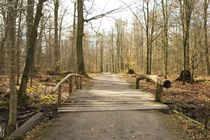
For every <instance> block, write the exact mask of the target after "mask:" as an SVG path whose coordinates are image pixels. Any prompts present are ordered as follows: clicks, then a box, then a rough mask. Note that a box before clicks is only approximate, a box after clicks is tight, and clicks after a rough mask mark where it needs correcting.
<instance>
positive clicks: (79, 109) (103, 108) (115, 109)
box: [58, 106, 169, 113]
mask: <svg viewBox="0 0 210 140" xmlns="http://www.w3.org/2000/svg"><path fill="white" fill-rule="evenodd" d="M168 109H169V108H168V107H167V106H152V107H151V106H144V107H143V106H142V107H79V108H73V107H72V108H62V107H61V108H59V109H58V112H59V113H67V112H94V111H131V110H132V111H139V110H168Z"/></svg>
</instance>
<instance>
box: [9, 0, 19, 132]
mask: <svg viewBox="0 0 210 140" xmlns="http://www.w3.org/2000/svg"><path fill="white" fill-rule="evenodd" d="M7 2H8V13H7V21H8V22H7V23H8V24H7V26H8V43H9V50H10V53H9V56H10V57H9V58H10V61H9V62H10V63H9V64H10V78H9V81H10V104H9V121H8V127H7V133H8V134H10V133H11V132H12V131H13V130H15V128H16V116H17V90H16V80H15V79H16V68H17V67H16V44H15V26H16V25H15V24H16V23H15V22H16V17H15V16H16V9H15V7H16V6H15V4H16V2H15V0H8V1H7Z"/></svg>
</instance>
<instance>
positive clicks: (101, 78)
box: [58, 74, 168, 112]
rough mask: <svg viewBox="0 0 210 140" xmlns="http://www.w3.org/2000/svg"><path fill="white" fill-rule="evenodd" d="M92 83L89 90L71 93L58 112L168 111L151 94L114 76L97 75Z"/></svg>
mask: <svg viewBox="0 0 210 140" xmlns="http://www.w3.org/2000/svg"><path fill="white" fill-rule="evenodd" d="M92 82H93V84H92V85H93V86H92V87H91V89H82V90H77V91H76V92H74V93H72V94H71V96H70V97H69V98H68V100H67V101H66V103H65V104H63V105H62V107H60V108H59V109H58V112H85V111H114V110H116V111H117V110H118V111H120V110H159V109H161V110H162V109H168V107H167V106H166V105H164V104H161V103H157V102H155V101H154V95H153V94H151V93H148V92H145V91H141V90H136V89H133V88H131V87H130V84H129V83H127V82H126V81H125V80H123V79H121V78H119V77H118V76H116V75H113V74H102V75H98V76H96V77H94V80H92Z"/></svg>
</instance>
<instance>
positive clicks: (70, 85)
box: [69, 77, 72, 95]
mask: <svg viewBox="0 0 210 140" xmlns="http://www.w3.org/2000/svg"><path fill="white" fill-rule="evenodd" d="M71 93H72V77H69V95H70V94H71Z"/></svg>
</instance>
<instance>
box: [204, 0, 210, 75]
mask: <svg viewBox="0 0 210 140" xmlns="http://www.w3.org/2000/svg"><path fill="white" fill-rule="evenodd" d="M208 7H209V0H204V13H203V20H204V22H203V24H204V25H203V28H204V47H205V59H206V73H207V75H210V62H209V45H208V25H207V22H208Z"/></svg>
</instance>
